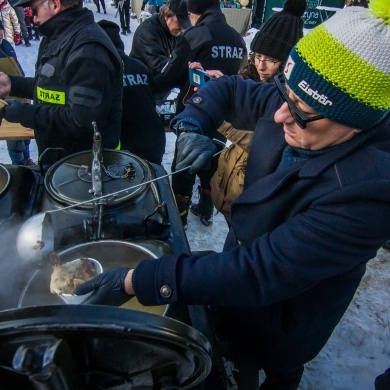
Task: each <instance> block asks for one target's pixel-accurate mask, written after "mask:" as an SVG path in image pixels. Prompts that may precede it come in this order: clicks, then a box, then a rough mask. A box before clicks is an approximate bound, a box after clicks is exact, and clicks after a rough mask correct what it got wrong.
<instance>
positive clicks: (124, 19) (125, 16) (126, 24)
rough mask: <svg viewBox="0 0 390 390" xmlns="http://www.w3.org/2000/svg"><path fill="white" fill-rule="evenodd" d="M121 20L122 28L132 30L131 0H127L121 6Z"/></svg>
mask: <svg viewBox="0 0 390 390" xmlns="http://www.w3.org/2000/svg"><path fill="white" fill-rule="evenodd" d="M119 20H120V22H121V29H122V30H130V0H125V1H124V2H123V4H122V5H121V6H120V7H119Z"/></svg>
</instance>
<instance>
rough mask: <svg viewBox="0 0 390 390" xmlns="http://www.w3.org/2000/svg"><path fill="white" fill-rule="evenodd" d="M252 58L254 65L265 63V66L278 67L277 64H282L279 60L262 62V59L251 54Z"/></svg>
mask: <svg viewBox="0 0 390 390" xmlns="http://www.w3.org/2000/svg"><path fill="white" fill-rule="evenodd" d="M250 58H251V61H252V62H253V64H255V61H257V62H261V63H263V64H264V65H270V64H272V65H276V64H277V63H279V62H281V61H277V60H271V59H266V60H262V59H261V58H260V56H259V55H257V54H255V53H251V54H250Z"/></svg>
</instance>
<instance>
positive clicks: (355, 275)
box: [0, 0, 390, 390]
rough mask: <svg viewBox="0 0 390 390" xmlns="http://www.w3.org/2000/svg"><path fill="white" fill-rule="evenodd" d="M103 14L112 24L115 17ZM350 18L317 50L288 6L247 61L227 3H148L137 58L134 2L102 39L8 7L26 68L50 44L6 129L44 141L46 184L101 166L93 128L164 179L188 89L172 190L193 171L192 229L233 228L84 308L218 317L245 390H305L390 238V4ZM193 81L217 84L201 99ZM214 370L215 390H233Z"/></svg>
mask: <svg viewBox="0 0 390 390" xmlns="http://www.w3.org/2000/svg"><path fill="white" fill-rule="evenodd" d="M0 1H1V0H0ZM95 4H96V7H97V12H100V11H101V8H100V6H101V7H102V10H103V12H104V13H106V8H105V3H104V0H100V3H99V0H95ZM346 5H348V7H346V9H344V10H342V11H340V12H337V13H336V14H335V16H334V17H332V18H331V19H329V20H327V21H325V22H323V25H320V26H319V27H317V28H315V29H313V31H311V32H309V33H308V34H307V35H306V36H303V20H302V16H303V13H304V11H305V8H306V1H305V0H286V1H285V3H284V6H283V9H282V11H281V12H278V13H276V14H275V15H273V16H272V17H271V18H270V19H269V20H268V21H267V22H266V23H264V25H263V26H262V27H261V29H260V30H259V31H258V32H257V34H256V35H255V36H254V38H253V40H252V42H251V44H250V52H249V53H248V52H247V48H246V44H245V42H244V40H243V37H242V36H241V35H240V33H238V32H237V31H236V30H235V29H234V28H233V27H231V26H230V25H229V24H228V23H227V22H226V19H225V16H224V15H223V13H222V12H221V9H220V1H219V0H168V1H167V2H165V3H164V2H163V1H162V0H148V1H144V2H143V5H142V9H145V8H146V7H148V11H149V12H150V13H151V14H152V16H151V17H150V18H148V19H147V20H145V21H143V22H142V23H141V24H140V25H139V26H138V27H137V29H136V30H135V32H134V38H133V44H132V49H131V52H130V53H129V55H127V54H126V53H124V44H123V41H122V39H121V35H127V34H129V33H131V30H130V10H131V8H130V7H131V4H130V0H118V1H117V2H116V3H115V6H116V7H117V12H118V13H119V16H120V23H119V24H116V23H113V22H110V21H107V20H102V21H100V22H99V23H96V22H95V20H94V16H93V12H92V11H90V10H88V9H86V8H83V7H82V2H80V1H79V0H43V1H42V0H18V1H17V2H14V3H13V4H10V3H8V2H7V0H2V2H1V3H0V18H1V19H0V22H2V25H1V24H0V35H1V34H4V39H5V40H6V41H7V43H8V47H7V45H4V46H3V45H2V46H1V47H2V49H1V50H2V54H3V51H4V53H5V57H7V58H12V59H13V62H12V63H13V64H16V65H18V62H17V58H16V55H15V52H14V51H13V47H12V46H13V45H18V44H21V43H22V42H24V43H25V45H26V46H29V45H30V43H29V41H30V40H31V39H37V40H39V39H40V38H39V37H40V35H42V36H44V37H45V38H44V39H43V40H42V42H41V46H40V50H39V53H38V58H37V65H36V74H35V76H34V77H24V75H23V71H22V69H21V68H20V69H18V71H17V72H16V73H11V72H10V71H9V70H8V69H4V68H0V70H1V71H2V72H1V73H0V96H1V97H7V101H6V104H5V106H4V107H2V108H1V113H2V117H3V118H4V119H6V120H7V121H9V122H11V123H21V124H22V125H23V126H25V127H29V128H32V129H34V134H35V139H36V142H37V146H38V153H39V155H40V160H41V163H42V165H44V166H45V169H48V167H50V166H51V165H52V164H54V163H56V162H57V161H58V160H59V159H60V158H62V157H64V156H68V155H70V154H73V153H76V152H80V151H84V150H88V149H90V146H91V139H92V135H93V134H94V128H93V126H92V122H96V123H97V126H98V128H99V130H100V132H101V134H102V141H103V145H102V146H103V147H104V148H108V149H117V150H127V151H129V152H131V153H134V154H137V155H138V156H140V157H141V158H143V159H146V160H148V161H149V162H150V163H152V164H157V165H160V164H161V163H162V158H163V155H164V151H165V131H166V129H165V128H164V122H163V119H162V118H161V117H160V115H159V114H158V113H157V112H156V100H157V99H164V98H166V97H167V95H168V94H169V93H170V91H171V90H172V89H174V88H178V89H179V91H180V92H179V95H178V98H177V105H176V116H175V118H174V119H173V120H172V122H171V124H170V130H172V131H174V132H175V133H176V135H177V142H176V148H175V156H174V159H173V161H172V172H175V171H180V170H181V169H182V168H183V167H190V169H188V170H186V171H184V172H180V173H177V174H175V175H173V176H172V189H173V193H174V196H175V200H176V204H177V208H178V212H179V213H180V216H181V220H182V224H183V226H184V227H186V226H187V223H188V212H189V211H191V212H192V213H193V214H195V215H196V216H198V217H199V219H200V221H201V223H202V224H203V225H205V226H210V225H211V224H212V223H213V213H214V207H215V206H216V208H217V210H218V211H220V212H222V213H223V214H224V216H225V219H226V222H227V224H228V226H229V228H230V230H229V234H228V236H227V238H226V242H225V246H224V251H223V252H221V253H205V254H196V255H195V254H194V255H190V256H188V255H183V254H180V255H177V254H174V255H167V256H164V257H162V258H158V259H153V260H148V262H147V264H146V263H145V262H141V263H140V264H139V265H138V266H137V268H136V269H134V270H133V269H132V270H129V269H119V268H116V269H111V270H107V271H105V272H104V273H102V274H101V275H99V276H98V277H97V278H95V279H93V280H92V281H90V282H87V283H85V284H83V285H81V286H80V287H78V289H77V290H76V293H77V294H85V293H87V292H90V291H93V290H99V289H101V290H102V291H104V292H105V294H106V296H105V299H104V302H105V304H106V303H107V302H111V304H112V305H119V304H122V303H123V302H125V301H126V300H129V299H131V297H133V296H135V295H136V296H137V298H138V299H139V300H140V302H142V303H144V304H146V305H150V304H153V305H159V304H170V303H176V302H180V303H184V304H188V305H207V306H208V307H210V308H211V309H212V311H213V315H215V316H216V317H217V318H218V319H219V320H218V321H217V322H216V326H215V327H216V332H217V334H218V336H219V337H220V338H221V339H223V340H228V343H229V349H228V350H227V351H226V354H227V356H228V357H229V359H230V360H232V361H234V362H235V364H236V367H238V368H239V370H237V375H236V380H237V383H239V384H240V386H241V387H240V388H243V389H248V390H249V389H258V388H259V385H260V384H259V383H258V380H259V379H258V378H259V377H258V372H259V370H264V372H265V374H266V379H265V382H264V383H263V384H261V386H260V389H262V390H269V389H271V390H272V389H286V390H287V389H296V388H297V387H298V385H299V382H300V380H301V377H302V374H303V371H304V364H305V363H307V362H308V361H310V360H311V359H313V358H314V357H315V356H316V355H317V354H318V352H319V351H320V350H321V348H322V347H323V346H324V344H325V343H326V342H327V340H328V338H329V337H330V335H331V334H332V331H333V329H334V327H335V326H336V325H337V323H338V322H339V321H340V318H341V317H342V315H343V313H344V312H345V310H346V309H347V307H348V305H349V303H350V301H351V300H352V298H353V295H354V293H355V291H356V289H357V287H358V285H359V283H360V280H361V278H362V276H363V275H364V271H365V264H366V262H367V261H368V260H369V259H371V258H373V257H374V256H375V253H376V251H377V250H378V249H379V248H380V247H381V245H383V243H384V242H385V241H386V240H387V239H388V238H389V236H390V225H389V219H388V218H387V215H388V210H389V203H388V202H389V197H388V193H389V190H390V187H389V173H388V169H387V167H388V163H389V157H388V154H389V153H388V148H389V147H388V144H389V112H390V111H389V110H390V102H389V99H388V87H389V85H390V84H389V80H390V73H389V69H390V65H389V58H390V53H389V52H388V51H389V47H390V42H389V37H390V31H389V23H388V19H386V16H385V17H384V16H383V15H384V14H385V12H384V11H383V10H382V5H381V4H380V0H371V5H370V6H371V8H370V9H368V8H367V7H368V5H367V3H365V2H364V0H351V1H348V4H346ZM356 5H358V6H359V7H355V6H356ZM21 11H22V12H21ZM387 18H390V15H387ZM22 21H23V23H21V22H22ZM359 26H363V27H364V28H365V30H361V29H359V28H358V27H359ZM362 31H364V33H362ZM370 34H372V36H373V37H375V39H373V38H372V37H371V36H370ZM357 37H359V39H360V40H361V41H362V42H363V41H364V46H365V47H364V48H361V47H360V46H359V45H358V44H355V43H356V42H359V43H360V41H357V40H356V39H357ZM319 44H320V45H321V50H319V46H318V45H319ZM346 47H347V48H348V50H347V49H346ZM367 47H368V49H369V50H366V49H367ZM329 58H331V59H332V67H329V66H328V63H329ZM0 59H1V58H0ZM359 67H360V68H359ZM355 68H359V69H358V70H357V71H356V69H355ZM189 69H201V70H205V71H206V72H208V74H209V75H210V76H211V81H209V82H208V83H206V85H204V86H200V87H199V88H197V89H196V88H195V87H194V85H192V84H191V82H190V79H189ZM353 69H355V70H354V71H353ZM92 70H93V71H92ZM337 72H338V73H337ZM372 75H374V76H372ZM344 76H345V77H344ZM374 77H375V80H379V82H378V83H375V84H374V83H372V82H371V81H372V80H373V78H374ZM355 80H358V81H357V83H358V84H357V85H356V82H355ZM363 84H364V85H365V88H364V89H361V88H360V87H361V85H363ZM362 91H363V92H362ZM11 96H12V97H13V98H10V97H11ZM25 99H27V100H28V101H26V100H25ZM30 101H31V102H30ZM211 139H216V140H217V145H216V144H215V143H214V142H213V141H211ZM227 139H229V141H231V142H232V145H231V146H230V147H229V148H225V142H226V140H227ZM8 148H9V151H10V156H11V159H12V163H14V164H21V165H28V164H29V161H30V158H29V154H28V143H27V142H24V141H20V142H19V143H18V144H17V145H16V144H13V145H12V144H11V143H10V144H9V145H8ZM222 150H224V151H223V153H222V154H221V156H216V155H215V154H216V152H217V151H222ZM370 162H371V163H372V162H374V164H375V167H374V168H372V169H371V167H370V166H369V163H370ZM360 164H366V166H365V167H366V168H367V169H366V170H363V169H356V167H357V166H359V165H360ZM367 166H368V167H367ZM196 175H197V176H198V177H199V182H200V185H199V187H198V190H199V195H200V196H199V202H198V203H196V204H194V203H192V195H193V189H194V184H195V181H196ZM361 183H364V186H363V185H361ZM386 214H387V215H386ZM329 242H332V245H329ZM161 262H164V267H163V266H162V265H161ZM163 268H164V269H165V270H168V271H165V272H163V271H161V270H162V269H163ZM210 270H212V271H210ZM161 286H163V287H164V289H163V287H161ZM101 295H102V294H100V295H99V294H96V295H92V296H91V298H89V300H88V301H87V302H88V303H98V304H99V303H101V302H99V301H97V298H96V297H98V296H101ZM221 324H223V325H224V326H221ZM214 370H215V367H214V368H213V371H212V375H210V377H209V378H208V379H207V382H206V385H205V387H204V389H217V388H221V387H219V386H221V385H222V384H221V383H220V378H219V375H218V373H215V372H214Z"/></svg>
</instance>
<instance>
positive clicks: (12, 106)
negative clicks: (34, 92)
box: [1, 99, 23, 123]
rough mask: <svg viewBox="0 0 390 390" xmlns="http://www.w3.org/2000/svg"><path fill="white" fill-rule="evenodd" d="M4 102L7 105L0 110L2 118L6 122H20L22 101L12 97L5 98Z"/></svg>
mask: <svg viewBox="0 0 390 390" xmlns="http://www.w3.org/2000/svg"><path fill="white" fill-rule="evenodd" d="M5 102H6V103H7V105H6V106H4V107H3V109H2V110H1V111H2V114H3V118H4V119H6V120H7V121H8V122H12V123H20V121H21V120H22V110H23V103H20V102H18V101H17V100H13V99H6V100H5Z"/></svg>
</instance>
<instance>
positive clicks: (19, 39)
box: [14, 34, 22, 45]
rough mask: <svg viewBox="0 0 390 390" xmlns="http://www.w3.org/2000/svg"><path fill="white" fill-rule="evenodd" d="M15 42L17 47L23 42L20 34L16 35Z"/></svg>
mask: <svg viewBox="0 0 390 390" xmlns="http://www.w3.org/2000/svg"><path fill="white" fill-rule="evenodd" d="M14 42H15V45H19V44H20V43H21V42H22V38H21V36H20V34H14Z"/></svg>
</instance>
